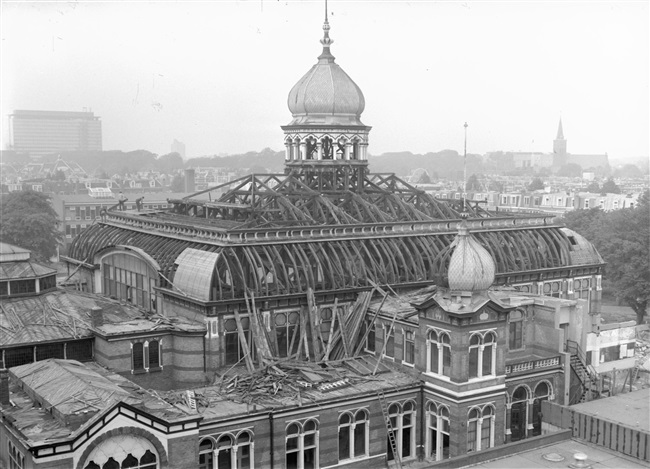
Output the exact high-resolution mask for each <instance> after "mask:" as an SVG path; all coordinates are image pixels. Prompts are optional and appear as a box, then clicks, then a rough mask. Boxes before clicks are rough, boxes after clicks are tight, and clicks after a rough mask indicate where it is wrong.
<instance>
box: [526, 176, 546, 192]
mask: <svg viewBox="0 0 650 469" xmlns="http://www.w3.org/2000/svg"><path fill="white" fill-rule="evenodd" d="M544 187H545V186H544V181H542V180H541V179H540V178H535V179H533V180H532V181H530V184H528V190H529V191H531V192H532V191H541V190H544Z"/></svg>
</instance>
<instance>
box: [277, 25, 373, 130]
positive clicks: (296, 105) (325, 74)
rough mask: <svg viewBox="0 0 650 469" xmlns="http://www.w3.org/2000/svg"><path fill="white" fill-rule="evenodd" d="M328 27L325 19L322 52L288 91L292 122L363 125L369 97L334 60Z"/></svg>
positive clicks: (292, 123) (295, 123) (294, 123)
mask: <svg viewBox="0 0 650 469" xmlns="http://www.w3.org/2000/svg"><path fill="white" fill-rule="evenodd" d="M329 29H330V26H329V23H328V22H327V19H325V24H324V25H323V31H324V35H323V39H321V41H320V42H321V44H322V45H323V53H322V54H321V55H320V56H319V57H318V63H316V65H314V66H313V67H312V68H311V70H309V71H308V72H307V73H306V74H305V76H303V77H302V78H301V79H300V80H299V81H298V83H296V84H295V85H294V87H293V88H292V89H291V91H290V92H289V98H288V100H287V101H288V102H287V104H288V106H289V111H291V114H292V115H293V120H292V121H291V123H290V124H289V125H299V124H326V125H331V124H341V125H363V124H362V123H361V120H360V117H361V113H362V112H363V110H364V108H365V106H366V101H365V99H364V97H363V93H362V92H361V88H359V87H358V86H357V84H356V83H355V82H354V81H352V78H350V77H349V76H348V74H347V73H345V72H344V71H343V69H342V68H341V67H339V66H338V65H337V64H336V63H335V62H334V56H333V55H332V54H331V52H330V45H331V44H332V42H333V41H332V40H331V39H330V37H329Z"/></svg>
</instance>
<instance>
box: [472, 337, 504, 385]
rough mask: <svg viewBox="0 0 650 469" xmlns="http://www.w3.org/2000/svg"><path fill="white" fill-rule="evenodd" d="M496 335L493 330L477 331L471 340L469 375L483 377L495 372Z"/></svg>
mask: <svg viewBox="0 0 650 469" xmlns="http://www.w3.org/2000/svg"><path fill="white" fill-rule="evenodd" d="M496 350H497V349H496V336H495V335H494V333H493V332H490V331H488V332H482V333H481V332H477V333H474V334H472V336H471V337H470V340H469V377H470V378H481V377H483V376H490V375H493V374H494V373H495V368H496Z"/></svg>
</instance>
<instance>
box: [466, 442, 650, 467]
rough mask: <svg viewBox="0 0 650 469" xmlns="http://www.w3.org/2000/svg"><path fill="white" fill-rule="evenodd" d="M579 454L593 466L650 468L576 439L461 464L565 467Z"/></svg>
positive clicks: (629, 458) (620, 454)
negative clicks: (502, 456)
mask: <svg viewBox="0 0 650 469" xmlns="http://www.w3.org/2000/svg"><path fill="white" fill-rule="evenodd" d="M576 453H583V454H586V455H587V461H586V463H587V464H588V465H589V466H590V467H591V468H592V469H605V468H630V469H631V468H637V467H639V468H641V467H642V468H647V467H648V465H647V463H644V462H643V461H641V460H640V459H635V458H631V457H629V456H625V455H624V454H622V453H617V452H615V451H611V450H608V449H606V448H603V447H602V446H596V445H592V444H590V443H586V442H584V441H580V440H574V439H571V440H567V441H563V442H561V443H556V444H553V445H549V446H543V447H541V448H535V449H532V450H530V451H522V452H521V453H517V454H512V455H510V456H506V457H504V458H501V459H495V460H492V461H488V462H484V463H480V464H474V465H470V466H462V467H480V468H485V469H487V468H494V469H510V468H512V469H537V468H548V467H550V468H558V469H559V468H562V469H566V468H567V467H569V464H574V463H575V462H576V461H575V460H574V458H573V455H574V454H576ZM544 456H546V457H547V458H549V459H547V458H545V457H544ZM560 458H561V459H560Z"/></svg>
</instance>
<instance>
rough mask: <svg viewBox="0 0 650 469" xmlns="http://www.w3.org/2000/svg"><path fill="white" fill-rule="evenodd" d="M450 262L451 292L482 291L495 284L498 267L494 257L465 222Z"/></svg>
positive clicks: (460, 229)
mask: <svg viewBox="0 0 650 469" xmlns="http://www.w3.org/2000/svg"><path fill="white" fill-rule="evenodd" d="M454 245H455V249H454V252H453V253H452V254H451V258H450V260H449V272H448V277H449V289H450V290H451V291H482V290H487V289H488V288H490V286H491V285H492V284H493V283H494V274H495V271H496V267H495V265H494V259H493V258H492V255H491V254H490V253H489V252H488V251H487V250H486V249H485V248H484V247H483V246H481V245H480V244H479V242H478V241H476V239H474V238H473V237H472V236H471V235H470V234H469V230H468V229H467V225H466V223H465V222H464V221H463V222H462V223H461V225H460V228H459V229H458V236H456V239H455V240H454Z"/></svg>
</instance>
